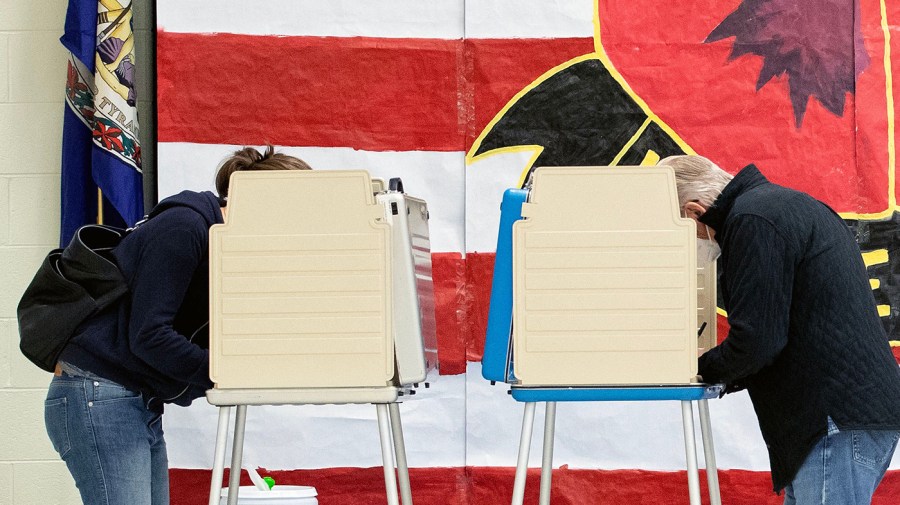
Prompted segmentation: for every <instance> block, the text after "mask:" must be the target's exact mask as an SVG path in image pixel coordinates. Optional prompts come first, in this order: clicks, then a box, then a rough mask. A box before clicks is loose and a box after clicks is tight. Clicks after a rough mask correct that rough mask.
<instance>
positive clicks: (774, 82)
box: [468, 0, 900, 359]
mask: <svg viewBox="0 0 900 505" xmlns="http://www.w3.org/2000/svg"><path fill="white" fill-rule="evenodd" d="M638 3H641V2H638ZM643 3H646V4H647V5H646V6H647V7H648V8H649V7H650V5H649V3H648V2H643ZM709 7H710V10H709V11H707V12H706V13H704V14H703V15H697V16H689V17H688V19H687V20H686V21H689V22H691V23H692V24H693V25H700V24H706V25H707V26H709V21H711V20H713V19H716V15H715V14H712V13H713V12H715V10H717V11H719V12H722V11H723V10H722V8H718V9H715V10H713V9H712V8H711V7H712V6H709ZM867 7H873V8H874V7H879V10H878V11H877V12H867V13H866V14H869V15H868V16H862V15H861V14H860V2H859V1H858V0H857V1H851V0H813V1H809V2H792V1H791V2H789V1H783V0H745V1H743V2H741V3H740V4H739V5H737V7H736V8H735V9H734V10H733V11H732V12H730V13H728V14H727V15H725V16H724V18H723V19H721V22H719V23H718V24H717V25H715V27H714V28H713V29H712V30H711V31H709V32H708V33H706V34H705V35H704V36H702V37H697V36H694V37H693V39H692V38H690V37H687V38H679V39H678V41H677V43H675V42H676V41H672V43H671V44H660V43H659V41H658V40H657V39H655V38H654V37H648V36H647V35H648V34H647V33H646V32H642V35H643V36H641V37H635V33H630V34H628V33H625V32H626V31H625V30H621V29H620V30H610V31H611V32H612V36H610V37H604V36H603V35H604V30H603V27H604V25H605V24H606V23H607V22H608V23H609V24H611V25H612V24H614V23H615V21H616V19H618V18H619V17H620V16H621V17H622V19H627V18H629V16H628V12H632V11H633V9H638V10H639V8H640V6H639V5H635V4H634V3H632V2H628V3H626V2H616V1H608V2H604V1H603V0H600V1H599V3H598V6H597V10H596V16H597V17H596V19H595V26H596V34H595V50H594V52H592V53H589V54H586V55H583V56H579V57H577V58H574V59H572V60H570V61H568V62H565V63H562V64H560V65H558V66H556V67H554V68H552V69H548V71H547V72H546V73H545V74H543V75H542V76H541V77H540V78H538V79H537V80H535V81H534V82H532V83H531V84H529V85H528V86H526V87H525V88H523V89H522V90H521V91H520V92H519V93H517V94H516V96H515V97H513V99H512V100H510V102H509V103H507V104H506V106H505V107H504V108H503V109H502V110H501V111H500V112H498V114H497V115H496V117H495V118H494V119H493V120H492V121H491V122H490V123H489V124H488V125H487V126H486V127H485V129H484V130H483V131H482V133H481V135H480V136H479V137H478V138H477V139H476V141H475V143H474V145H473V146H472V148H471V150H470V151H469V155H468V160H469V162H470V163H472V162H474V161H477V160H478V159H479V158H481V157H485V156H488V155H490V154H494V153H500V152H510V151H522V150H529V151H532V152H533V153H534V156H533V157H532V159H531V160H530V165H529V166H528V167H526V168H525V170H524V171H523V175H522V177H521V178H520V180H519V184H520V185H522V184H524V183H525V181H526V180H527V177H528V174H529V173H530V171H531V170H533V169H534V168H535V167H539V166H588V165H653V164H655V163H656V162H657V161H658V160H659V159H661V158H664V157H666V156H670V155H674V154H686V153H697V152H698V151H696V150H695V149H693V148H692V147H691V145H690V144H691V143H692V142H694V143H695V144H694V145H701V143H702V144H706V143H707V141H708V139H710V138H711V137H712V138H718V137H719V134H718V133H716V130H724V131H732V132H735V133H736V134H735V135H733V136H731V137H730V138H729V139H728V140H727V142H729V143H730V144H731V145H732V146H733V147H732V149H734V150H735V151H736V156H735V155H731V153H728V154H727V155H723V156H716V155H715V153H716V151H721V149H714V150H700V151H699V152H698V153H699V154H704V155H707V156H708V157H711V158H714V159H715V161H717V162H718V163H720V164H721V165H722V166H723V167H727V169H728V170H729V171H731V172H732V173H734V172H736V171H737V170H738V169H740V168H741V167H742V166H744V165H745V164H748V163H760V164H761V166H762V169H763V171H764V172H766V173H767V175H769V176H770V177H774V178H775V179H776V180H778V182H780V183H781V184H784V185H787V186H792V187H799V189H803V188H802V187H803V186H807V185H809V184H810V183H811V184H814V185H816V186H818V184H819V183H822V182H824V183H825V184H826V185H829V186H830V187H826V188H821V187H819V188H816V189H818V190H817V191H810V192H811V193H813V195H814V196H817V197H818V198H820V199H822V200H823V201H824V202H825V203H828V204H829V205H831V206H832V207H833V208H835V209H836V210H837V211H838V212H839V213H841V214H842V215H844V216H845V218H846V220H847V223H848V225H849V226H851V228H852V229H854V230H855V231H856V234H857V237H858V240H859V244H860V249H861V250H862V251H863V257H864V259H865V262H866V265H867V267H868V269H869V272H870V274H871V277H872V279H871V284H872V288H873V291H874V294H875V297H876V300H877V302H878V310H879V313H880V314H881V316H882V318H883V321H884V325H885V330H886V331H887V333H888V335H889V340H890V341H891V345H893V346H895V347H896V346H900V325H898V324H897V322H898V321H900V319H898V318H900V285H898V283H897V282H896V281H895V280H893V279H892V275H891V272H894V271H896V268H897V267H898V266H900V254H898V253H894V254H891V253H890V252H889V251H890V250H891V249H892V248H896V242H895V237H897V236H898V233H900V228H898V227H897V226H898V217H897V214H896V210H895V208H896V191H895V188H894V187H893V184H894V174H895V169H896V166H895V165H896V160H895V158H894V156H895V145H894V139H893V135H894V133H895V132H894V131H893V124H894V123H893V121H894V110H893V109H892V108H891V109H888V108H886V107H884V106H881V107H877V105H879V103H878V102H880V101H881V97H877V98H878V99H877V100H876V99H875V97H874V96H869V95H864V96H861V97H859V98H861V99H862V100H859V99H858V97H857V96H856V95H857V81H858V79H859V78H860V76H863V75H864V76H865V77H866V78H867V79H866V81H865V82H864V84H866V85H867V86H871V88H867V89H871V90H877V89H878V87H879V86H880V87H881V88H882V89H883V93H884V95H883V96H884V97H886V100H887V102H888V103H889V104H890V106H891V107H893V103H892V102H893V96H892V90H891V89H890V88H889V86H890V85H891V82H892V79H891V77H892V76H891V69H892V66H891V56H890V47H889V46H888V45H881V47H880V48H879V47H878V44H877V42H878V41H877V37H870V39H871V38H874V39H876V40H869V41H868V44H867V41H866V40H864V38H863V28H862V24H863V21H864V20H865V21H866V22H867V23H868V26H867V28H868V31H867V33H870V34H872V35H882V36H885V37H886V36H888V35H889V32H888V30H887V29H886V28H885V27H887V26H889V25H888V19H887V16H888V12H887V8H886V5H884V4H875V3H872V4H871V5H867ZM657 8H660V9H662V8H661V7H659V6H657ZM688 10H691V9H688ZM696 10H697V11H699V10H700V9H696ZM660 17H663V16H660ZM607 20H609V21H607ZM878 27H882V28H883V29H882V30H881V32H880V33H879V32H878V30H877V28H878ZM677 28H679V29H682V30H683V29H684V27H677ZM687 28H688V30H690V31H691V32H693V33H699V34H701V35H702V34H703V32H702V31H699V30H700V28H699V26H698V27H695V26H688V27H687ZM694 28H696V30H697V31H694V30H693V29H694ZM676 31H677V30H676ZM669 37H671V35H669ZM604 40H606V41H607V46H609V47H610V49H609V50H607V48H606V46H604V43H603V41H604ZM660 46H662V47H660ZM707 46H709V47H707ZM867 46H868V47H867ZM625 49H630V50H631V51H630V52H631V53H635V52H638V51H643V52H647V53H651V55H655V54H656V53H661V54H660V55H659V56H662V55H663V54H665V53H669V54H668V55H669V57H671V58H672V61H677V59H684V60H690V61H691V63H692V65H693V68H691V69H690V70H688V69H687V68H685V67H684V66H678V65H670V67H664V66H657V67H655V68H656V69H657V70H658V73H657V75H656V76H654V77H653V78H652V82H651V83H645V82H641V81H639V80H638V79H642V78H643V77H644V76H643V74H642V73H643V71H644V70H646V69H645V68H641V67H640V66H637V65H636V64H635V61H634V59H633V58H631V57H630V56H631V55H630V54H628V53H627V52H623V50H625ZM723 51H727V56H726V57H725V58H722V53H723ZM870 52H871V53H872V54H871V55H870ZM657 57H658V56H657ZM612 58H615V59H616V61H617V62H619V65H620V66H621V67H622V68H623V69H628V68H631V67H633V66H634V67H635V68H634V70H635V73H640V74H638V75H637V76H636V78H635V79H625V78H624V77H623V76H622V74H621V73H620V72H619V71H618V70H617V68H616V63H614V62H613V61H612ZM872 61H875V62H877V63H883V69H884V71H885V72H886V73H885V74H882V75H880V76H879V75H877V72H876V71H875V69H874V68H871V67H873V65H872ZM737 64H743V66H744V67H753V69H752V70H750V71H749V72H748V71H747V70H749V69H747V68H744V69H741V71H740V72H735V74H734V75H729V73H728V71H729V70H730V69H732V67H734V66H736V65H737ZM757 68H758V70H757ZM679 70H685V71H688V72H691V73H693V74H695V77H694V79H695V80H696V81H697V84H698V85H699V84H704V85H708V86H709V87H710V89H716V87H719V86H717V84H719V85H720V84H721V82H724V83H732V84H734V85H736V86H735V87H737V88H738V89H736V90H729V89H721V93H720V94H718V96H716V95H713V94H712V93H709V94H707V93H702V94H696V93H691V91H692V90H691V89H687V90H684V91H687V92H688V94H687V95H686V96H685V95H682V96H681V97H678V98H674V97H673V99H670V100H667V101H666V102H657V101H656V100H651V102H652V103H653V104H656V103H660V104H664V105H666V106H667V107H673V106H675V105H679V104H680V105H681V106H682V107H683V108H682V110H679V111H673V112H672V113H671V117H672V118H673V119H672V124H673V125H674V128H673V127H671V126H669V125H668V124H667V123H666V122H664V121H663V120H662V119H661V118H660V116H659V115H657V114H656V113H655V112H654V110H655V109H653V108H651V105H648V103H647V101H645V100H644V98H642V95H641V94H640V93H639V92H636V91H635V90H634V89H632V88H631V87H630V86H629V81H630V80H634V81H635V82H637V83H640V86H639V87H638V89H641V88H649V89H653V84H652V83H658V84H659V87H664V88H675V89H676V90H677V89H678V88H679V87H680V85H682V84H683V83H684V80H685V79H682V77H683V76H682V74H680V73H679ZM754 71H755V73H756V76H755V81H754V82H753V85H754V86H755V91H754V92H753V93H747V92H746V90H742V89H740V88H741V87H744V88H746V86H747V84H748V82H747V78H748V77H750V75H752V73H753V72H754ZM867 71H868V72H867ZM748 74H750V75H748ZM872 74H876V75H872ZM703 80H709V82H707V83H704V82H703ZM716 81H719V82H718V83H717V82H716ZM871 81H875V82H871ZM877 81H881V82H880V84H878V82H877ZM764 87H768V88H769V89H767V90H766V91H767V92H768V96H767V97H766V98H767V100H765V101H764V100H763V96H761V93H760V91H761V90H762V89H763V88H764ZM695 89H696V88H695ZM654 91H655V90H654ZM721 100H729V101H733V102H737V104H738V106H740V107H741V108H742V109H744V110H749V109H763V110H765V109H768V110H769V113H780V115H781V116H782V117H781V118H779V119H780V120H776V121H771V120H769V121H766V120H765V119H764V118H761V119H763V121H760V124H759V126H765V127H756V128H753V129H749V131H751V132H752V133H753V135H754V136H756V137H768V139H769V142H770V143H773V144H777V143H779V142H780V141H781V140H782V139H784V137H783V136H782V135H781V132H782V131H784V130H787V132H788V133H790V134H792V136H793V137H794V138H798V139H803V138H806V137H808V136H810V135H815V136H816V137H817V139H816V141H817V143H823V142H828V143H831V142H834V143H835V144H844V145H846V146H847V147H849V148H851V149H848V150H847V151H844V152H842V153H840V156H839V157H837V158H830V157H827V158H826V157H822V156H821V155H820V154H819V153H818V152H816V151H813V150H812V149H807V150H799V149H798V150H797V151H791V153H797V154H798V156H791V155H790V154H791V153H789V155H788V156H783V157H779V158H775V159H768V160H766V162H762V161H757V159H756V158H755V157H754V154H753V153H752V152H749V151H747V150H744V149H742V147H741V145H742V144H743V143H745V140H748V139H747V137H746V136H742V135H740V134H737V133H738V132H741V131H742V130H744V129H745V126H744V125H743V124H742V123H743V119H744V115H743V114H737V115H733V116H729V115H721V114H720V115H711V116H708V122H707V123H706V126H707V128H704V129H699V128H698V129H697V130H696V131H691V133H690V137H684V140H682V137H679V135H678V133H677V131H678V130H680V128H679V125H680V124H681V120H682V119H683V118H685V119H686V116H689V115H691V114H692V113H695V112H697V111H698V110H700V109H702V108H704V107H702V106H701V107H695V104H697V102H700V101H707V102H718V101H721ZM740 102H742V103H740ZM860 102H862V103H860ZM811 103H812V106H813V107H815V108H816V110H817V114H816V115H815V117H814V118H811V119H809V120H808V121H806V124H804V118H805V117H806V113H807V110H808V108H809V107H810V104H811ZM698 105H699V104H698ZM859 105H864V106H865V108H860V107H859ZM734 106H735V105H734V103H733V104H732V105H731V107H732V108H734ZM873 106H874V107H873ZM788 111H789V112H791V113H792V114H793V119H794V121H793V125H787V124H785V122H784V120H783V116H784V115H785V114H786V113H787V112H788ZM860 116H862V118H861V119H860ZM717 120H718V121H717ZM687 121H690V122H694V121H697V119H696V118H690V119H687ZM861 122H862V124H864V125H866V124H873V125H875V128H873V129H872V130H868V131H865V130H864V131H862V132H860V133H858V134H857V133H855V132H854V130H855V129H856V128H858V127H859V126H860V123H861ZM692 126H693V125H692ZM791 126H793V128H791ZM879 126H880V127H881V131H878V130H879V128H878V127H879ZM692 130H693V129H692ZM791 130H793V131H791ZM810 132H815V133H810ZM869 135H880V136H882V137H883V138H885V139H886V140H887V142H886V146H885V147H886V149H885V151H884V152H882V153H873V152H863V153H858V152H856V149H855V147H858V144H859V143H860V142H867V141H868V138H867V137H868V136H869ZM860 137H862V138H860ZM854 140H855V141H856V142H855V144H857V145H854V143H853V142H852V141H854ZM757 141H758V140H757ZM848 141H850V142H848ZM811 147H812V146H811ZM810 154H812V156H811V155H810ZM879 154H880V156H879ZM861 157H871V158H869V159H866V158H862V159H860V158H861ZM885 162H886V166H882V167H879V168H887V174H884V173H883V172H882V170H880V169H879V170H877V171H872V172H869V171H866V170H865V169H866V168H867V167H870V166H871V167H877V166H878V165H879V164H884V163H885ZM822 169H825V170H828V171H829V172H831V173H830V174H829V175H828V176H826V177H820V176H819V174H818V172H819V170H822ZM884 175H886V176H887V177H886V178H885V177H883V176H884ZM860 179H861V180H863V182H864V183H863V184H860ZM879 179H885V180H879ZM884 183H887V184H888V186H889V187H886V188H880V189H881V194H871V193H868V192H867V186H869V187H872V188H875V187H878V186H881V185H883V184H884ZM823 189H825V190H826V191H824V192H823V191H822V190H823ZM807 190H809V189H807ZM838 193H842V195H841V197H840V198H829V197H830V196H831V195H832V194H838ZM892 244H894V245H892ZM725 334H726V333H725V332H720V336H721V337H724V335H725ZM897 354H898V359H900V352H898V353H897Z"/></svg>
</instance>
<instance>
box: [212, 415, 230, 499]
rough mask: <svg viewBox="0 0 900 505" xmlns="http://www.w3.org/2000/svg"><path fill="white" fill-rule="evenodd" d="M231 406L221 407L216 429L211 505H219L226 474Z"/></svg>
mask: <svg viewBox="0 0 900 505" xmlns="http://www.w3.org/2000/svg"><path fill="white" fill-rule="evenodd" d="M230 418H231V406H229V405H225V406H219V425H218V428H216V452H215V456H213V469H212V480H211V481H210V483H209V505H219V495H220V494H221V493H222V475H223V474H224V473H225V448H226V447H225V446H226V445H227V444H228V422H229V421H230Z"/></svg>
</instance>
